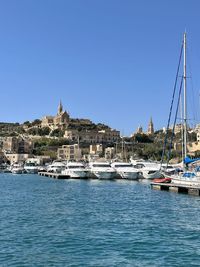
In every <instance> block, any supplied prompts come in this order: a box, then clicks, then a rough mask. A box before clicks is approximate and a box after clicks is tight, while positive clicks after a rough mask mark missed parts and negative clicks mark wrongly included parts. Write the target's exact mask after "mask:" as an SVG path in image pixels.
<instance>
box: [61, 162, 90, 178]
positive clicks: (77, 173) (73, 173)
mask: <svg viewBox="0 0 200 267" xmlns="http://www.w3.org/2000/svg"><path fill="white" fill-rule="evenodd" d="M61 173H62V174H64V175H69V176H70V178H88V176H89V171H88V170H87V169H86V167H85V165H84V164H83V163H81V162H68V163H67V164H66V167H65V169H64V170H62V172H61Z"/></svg>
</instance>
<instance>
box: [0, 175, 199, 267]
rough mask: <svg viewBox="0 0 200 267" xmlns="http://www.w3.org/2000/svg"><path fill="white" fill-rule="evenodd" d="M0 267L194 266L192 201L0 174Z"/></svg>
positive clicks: (125, 186) (144, 187)
mask: <svg viewBox="0 0 200 267" xmlns="http://www.w3.org/2000/svg"><path fill="white" fill-rule="evenodd" d="M0 184H1V186H0V266H19V267H21V266H34V267H35V266H62V267H63V266H73V267H75V266H81V267H82V266H95V267H98V266H109V267H110V266H120V267H121V266H122V267H123V266H148V267H149V266H187V267H188V266H200V263H199V259H200V216H199V212H200V198H198V197H192V196H188V195H183V194H176V193H170V192H161V191H153V190H151V189H150V186H149V184H148V183H144V182H143V183H139V182H131V181H117V182H113V181H112V182H111V181H98V180H95V181H81V180H54V179H50V178H46V177H40V176H37V175H9V174H5V175H3V174H0Z"/></svg>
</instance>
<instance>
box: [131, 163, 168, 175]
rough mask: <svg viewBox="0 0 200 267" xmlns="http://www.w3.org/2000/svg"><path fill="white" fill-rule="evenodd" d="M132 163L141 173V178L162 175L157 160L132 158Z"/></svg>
mask: <svg viewBox="0 0 200 267" xmlns="http://www.w3.org/2000/svg"><path fill="white" fill-rule="evenodd" d="M132 163H133V167H134V168H136V169H138V170H139V171H140V172H141V173H142V177H141V178H145V179H156V178H161V177H163V174H162V173H161V171H160V164H159V163H157V162H151V161H144V160H141V161H138V160H135V161H133V160H132Z"/></svg>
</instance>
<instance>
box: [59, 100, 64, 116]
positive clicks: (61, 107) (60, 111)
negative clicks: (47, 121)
mask: <svg viewBox="0 0 200 267" xmlns="http://www.w3.org/2000/svg"><path fill="white" fill-rule="evenodd" d="M62 112H63V105H62V102H61V100H60V103H59V106H58V115H60V114H62Z"/></svg>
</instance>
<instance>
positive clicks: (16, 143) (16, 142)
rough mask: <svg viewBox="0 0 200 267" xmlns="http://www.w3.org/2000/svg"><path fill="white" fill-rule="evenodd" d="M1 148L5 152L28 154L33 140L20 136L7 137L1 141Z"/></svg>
mask: <svg viewBox="0 0 200 267" xmlns="http://www.w3.org/2000/svg"><path fill="white" fill-rule="evenodd" d="M3 150H4V151H5V152H7V153H18V154H30V153H32V150H33V142H32V141H30V140H26V139H23V138H21V137H7V138H6V139H5V140H4V141H3Z"/></svg>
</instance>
